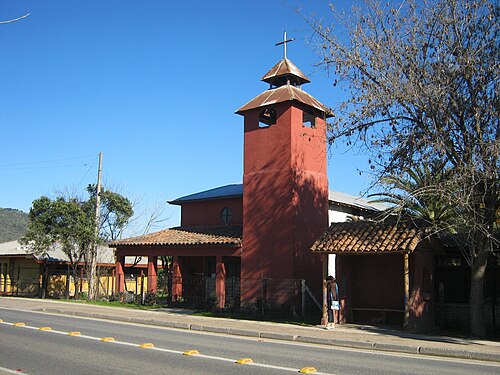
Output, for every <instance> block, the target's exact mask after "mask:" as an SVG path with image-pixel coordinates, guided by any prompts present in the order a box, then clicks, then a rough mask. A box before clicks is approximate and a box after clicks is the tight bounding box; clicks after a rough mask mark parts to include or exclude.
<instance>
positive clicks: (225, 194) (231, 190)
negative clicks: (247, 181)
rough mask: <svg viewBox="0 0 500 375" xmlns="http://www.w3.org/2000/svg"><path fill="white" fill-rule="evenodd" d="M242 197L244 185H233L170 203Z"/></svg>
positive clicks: (187, 196)
mask: <svg viewBox="0 0 500 375" xmlns="http://www.w3.org/2000/svg"><path fill="white" fill-rule="evenodd" d="M242 196H243V184H231V185H225V186H219V187H216V188H213V189H210V190H205V191H201V192H199V193H194V194H190V195H186V196H184V197H180V198H177V199H175V200H173V201H169V202H168V203H170V204H177V205H181V204H182V203H186V202H192V201H201V200H209V199H221V198H231V197H242Z"/></svg>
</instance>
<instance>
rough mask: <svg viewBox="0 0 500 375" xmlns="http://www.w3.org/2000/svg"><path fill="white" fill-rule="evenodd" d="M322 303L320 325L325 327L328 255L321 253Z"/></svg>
mask: <svg viewBox="0 0 500 375" xmlns="http://www.w3.org/2000/svg"><path fill="white" fill-rule="evenodd" d="M321 256H322V261H323V289H322V290H323V303H322V308H321V324H322V325H324V326H326V325H327V324H328V307H327V297H326V278H327V277H328V254H327V253H323V254H322V255H321Z"/></svg>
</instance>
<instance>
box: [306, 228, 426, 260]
mask: <svg viewBox="0 0 500 375" xmlns="http://www.w3.org/2000/svg"><path fill="white" fill-rule="evenodd" d="M422 238H423V230H420V229H419V228H417V227H416V226H414V225H412V224H408V223H398V224H381V223H375V222H370V221H359V222H345V223H333V224H332V225H331V226H330V228H328V230H327V231H326V232H325V233H323V234H322V235H321V237H320V238H319V239H318V240H317V241H316V242H315V243H314V245H313V246H312V248H311V250H312V251H313V252H324V253H335V254H365V253H377V252H380V253H397V252H405V251H413V250H415V248H416V247H417V245H418V243H419V242H420V241H421V240H422Z"/></svg>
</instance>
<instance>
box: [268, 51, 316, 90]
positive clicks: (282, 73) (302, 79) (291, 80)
mask: <svg viewBox="0 0 500 375" xmlns="http://www.w3.org/2000/svg"><path fill="white" fill-rule="evenodd" d="M261 81H264V82H267V83H269V84H270V85H271V86H283V85H286V84H291V85H293V86H300V85H302V84H304V83H309V82H311V81H309V79H308V78H307V77H306V75H305V74H304V73H302V72H301V71H300V69H299V68H297V66H296V65H295V64H294V63H293V62H291V61H290V60H288V59H287V58H286V57H284V58H283V59H281V60H280V61H278V63H277V64H276V65H274V66H273V67H272V68H271V70H269V71H268V72H267V73H266V74H264V76H263V77H262V78H261Z"/></svg>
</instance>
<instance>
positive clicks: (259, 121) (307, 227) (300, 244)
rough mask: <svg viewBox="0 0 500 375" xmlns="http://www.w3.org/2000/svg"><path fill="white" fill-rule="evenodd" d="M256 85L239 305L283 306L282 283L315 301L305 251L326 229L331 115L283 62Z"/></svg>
mask: <svg viewBox="0 0 500 375" xmlns="http://www.w3.org/2000/svg"><path fill="white" fill-rule="evenodd" d="M262 81H264V82H267V83H269V84H270V88H269V90H267V91H265V92H263V93H262V94H260V95H258V96H257V97H255V98H254V99H252V100H251V101H250V102H248V103H247V104H245V105H244V106H243V107H241V108H240V109H238V110H237V111H236V113H238V114H240V115H243V116H244V126H245V130H244V174H243V252H242V255H241V278H242V285H241V294H242V295H241V300H242V303H243V304H245V303H249V302H252V301H254V300H255V299H258V298H262V290H261V287H262V284H261V283H259V281H258V280H259V279H260V280H262V279H266V278H268V279H272V280H268V281H269V282H267V284H266V285H267V286H266V289H267V290H266V293H267V296H266V299H268V300H269V299H270V298H271V299H274V302H277V303H278V304H286V303H287V301H289V299H290V298H293V295H290V294H293V291H291V290H289V287H288V286H287V285H286V284H287V282H286V281H285V280H286V279H302V278H303V279H306V283H307V285H308V286H309V287H310V288H312V289H313V290H315V291H316V293H315V294H316V296H317V297H318V298H319V297H320V290H321V289H320V288H321V278H322V272H321V270H322V269H321V258H320V257H319V256H317V255H314V254H311V251H310V250H309V249H310V247H311V245H312V244H313V243H314V241H315V240H316V239H317V238H318V237H319V236H320V234H322V233H323V232H324V231H325V230H326V229H327V228H328V179H327V174H326V169H327V168H326V167H327V165H326V164H327V163H326V126H325V119H326V118H327V117H329V115H330V111H329V110H328V109H327V108H326V107H325V106H323V105H322V104H321V103H320V102H319V101H317V100H316V99H315V98H313V97H312V96H311V95H309V94H308V93H306V92H305V91H303V90H302V89H301V85H302V84H304V83H308V82H309V80H308V79H307V77H306V76H305V75H304V74H303V73H302V72H301V71H300V70H299V69H298V68H297V67H296V66H295V65H294V64H293V63H292V62H291V61H290V60H288V59H287V58H286V55H285V57H284V58H283V59H282V60H281V61H279V62H278V63H277V64H276V65H275V66H274V67H273V68H272V69H271V70H270V71H269V72H268V73H266V74H265V75H264V77H262Z"/></svg>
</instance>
